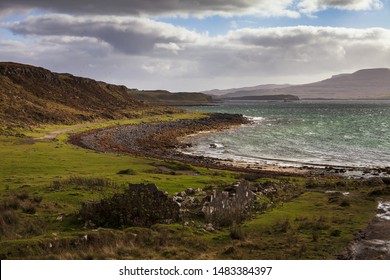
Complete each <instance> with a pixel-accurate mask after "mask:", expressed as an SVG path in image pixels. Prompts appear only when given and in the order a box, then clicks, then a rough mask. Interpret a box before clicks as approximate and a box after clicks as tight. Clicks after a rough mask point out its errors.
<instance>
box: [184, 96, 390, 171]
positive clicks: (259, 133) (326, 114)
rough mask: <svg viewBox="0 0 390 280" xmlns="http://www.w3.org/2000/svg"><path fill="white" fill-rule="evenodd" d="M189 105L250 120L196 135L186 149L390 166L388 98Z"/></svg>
mask: <svg viewBox="0 0 390 280" xmlns="http://www.w3.org/2000/svg"><path fill="white" fill-rule="evenodd" d="M189 109H191V110H198V111H203V112H225V113H238V114H243V115H245V116H248V117H251V118H252V119H253V121H254V124H252V125H249V126H244V127H241V128H238V129H232V130H228V131H224V132H221V133H217V134H209V135H205V136H202V137H196V138H194V140H193V141H194V143H193V144H194V146H193V147H192V148H190V149H189V150H187V152H189V153H193V154H199V155H207V156H212V157H218V158H225V159H229V158H230V159H240V160H244V161H252V162H253V161H259V162H264V161H265V162H268V163H274V162H277V163H279V164H286V165H302V164H319V165H337V166H357V167H368V166H369V167H385V166H390V101H317V100H316V101H305V100H303V101H294V102H264V101H261V102H260V101H250V102H249V101H248V102H246V101H226V102H224V103H222V104H220V106H212V107H191V108H189ZM211 143H214V144H216V148H211V147H210V144H211Z"/></svg>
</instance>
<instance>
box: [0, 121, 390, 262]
mask: <svg viewBox="0 0 390 280" xmlns="http://www.w3.org/2000/svg"><path fill="white" fill-rule="evenodd" d="M200 116H201V115H200V114H177V115H171V116H166V117H161V116H156V117H148V118H143V119H131V120H121V121H112V122H100V123H93V124H90V125H88V126H86V127H83V128H79V129H76V130H73V131H71V132H68V133H74V132H77V131H82V130H85V129H91V128H100V127H105V126H112V125H117V124H130V123H131V124H136V123H140V122H147V121H170V120H175V119H180V118H197V117H200ZM64 128H68V127H66V126H47V127H41V128H36V129H34V130H31V131H20V133H21V134H24V135H25V136H24V137H15V136H0V159H1V160H0V197H1V199H2V201H1V211H0V258H1V259H6V258H11V259H13V258H16V259H30V258H38V259H40V258H45V259H46V258H55V259H58V258H59V259H80V258H81V259H90V258H93V259H111V258H120V259H161V258H162V259H215V258H217V259H333V258H335V257H336V255H337V254H338V253H340V252H342V251H343V249H344V248H345V247H346V246H347V244H348V243H349V242H350V241H351V240H352V239H353V238H354V235H355V234H357V233H358V232H359V230H361V229H363V228H365V227H366V225H367V224H368V223H369V221H370V220H371V219H372V217H373V216H374V213H375V209H376V202H375V199H374V198H373V197H370V196H368V193H369V192H371V191H372V190H375V189H377V188H381V187H383V186H382V185H381V183H380V182H379V183H375V182H374V183H372V182H371V183H370V184H368V183H367V184H366V183H365V182H356V181H346V180H341V181H340V180H338V179H321V180H316V181H315V182H316V184H314V186H313V181H312V179H306V178H291V177H289V178H287V177H285V178H277V179H275V178H273V179H270V178H252V179H251V180H252V184H255V185H256V184H257V185H260V186H263V185H266V184H271V185H272V186H273V188H274V189H276V191H275V192H273V193H272V194H269V195H262V196H259V197H258V202H259V204H262V205H267V207H264V208H262V209H261V210H258V211H257V212H254V213H252V217H251V218H250V219H248V220H247V221H245V222H243V223H240V224H238V225H234V226H231V227H219V228H216V230H215V231H212V232H209V231H205V230H204V224H205V222H204V221H202V219H200V218H196V217H195V218H194V217H189V218H188V219H187V220H183V221H182V222H181V223H178V224H170V225H162V224H161V225H160V224H157V225H154V226H152V227H151V228H138V227H130V228H122V229H109V228H99V229H91V228H87V227H85V224H84V223H83V222H82V221H80V220H79V219H78V211H79V210H80V207H81V204H82V203H83V202H85V201H88V200H91V199H99V198H102V197H106V196H107V195H109V194H110V193H113V192H116V191H118V189H124V188H126V186H127V184H128V183H153V184H155V185H156V186H157V187H158V188H159V189H161V190H163V191H166V192H168V193H169V194H170V195H172V194H173V193H175V192H180V191H183V190H185V189H186V188H202V189H203V188H204V187H206V186H213V187H215V188H218V187H221V186H225V185H228V184H232V183H234V182H236V181H237V180H239V179H240V178H242V175H240V174H237V173H232V172H228V171H217V170H209V169H206V168H198V167H193V166H188V165H184V164H181V163H169V162H165V161H159V160H156V159H150V158H139V157H133V156H124V155H117V154H108V153H98V152H95V151H92V150H86V149H82V148H79V147H75V146H72V145H70V144H68V143H67V142H66V140H67V137H68V134H67V133H64V134H61V135H60V136H59V137H57V138H56V139H55V140H37V141H35V140H33V138H38V137H43V136H44V135H45V134H46V133H48V132H51V131H55V130H60V129H64ZM94 180H95V181H96V180H102V181H103V184H102V185H101V186H99V187H96V186H95V185H94V184H89V183H88V182H93V181H94ZM79 181H80V182H81V183H77V182H79ZM75 182H76V183H75ZM83 182H85V184H84V183H83ZM326 190H332V191H335V190H336V191H348V192H349V193H350V194H349V195H348V196H345V197H344V196H335V195H334V194H332V193H326V192H325V191H326Z"/></svg>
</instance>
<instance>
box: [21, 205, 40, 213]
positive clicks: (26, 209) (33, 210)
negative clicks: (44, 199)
mask: <svg viewBox="0 0 390 280" xmlns="http://www.w3.org/2000/svg"><path fill="white" fill-rule="evenodd" d="M21 208H22V212H23V213H26V214H32V215H33V214H35V213H36V212H37V209H36V208H35V206H34V205H33V204H32V203H31V202H27V203H25V204H23V205H22V207H21Z"/></svg>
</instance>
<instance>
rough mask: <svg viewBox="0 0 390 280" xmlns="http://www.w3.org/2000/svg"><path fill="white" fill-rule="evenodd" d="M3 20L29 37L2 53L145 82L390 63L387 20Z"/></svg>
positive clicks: (165, 84) (157, 84)
mask: <svg viewBox="0 0 390 280" xmlns="http://www.w3.org/2000/svg"><path fill="white" fill-rule="evenodd" d="M3 27H7V28H8V29H10V30H11V31H12V32H14V33H15V34H16V35H23V36H24V39H23V41H6V40H0V60H15V61H20V62H25V63H32V64H36V65H40V66H44V67H48V68H49V69H52V70H55V71H59V72H71V73H74V74H76V75H82V76H90V77H92V78H96V79H101V80H105V81H108V82H114V83H119V84H126V85H127V86H129V87H137V88H165V89H171V90H201V89H208V88H215V87H219V88H222V87H234V86H241V85H242V86H244V85H256V84H261V83H269V82H281V83H284V82H295V83H297V82H302V81H307V80H308V79H311V80H314V78H313V77H318V75H324V74H337V73H339V72H345V71H355V70H358V69H362V68H372V67H388V65H389V64H390V30H389V29H384V28H367V29H354V28H338V27H314V26H295V27H273V28H245V29H235V30H232V31H230V32H229V33H227V34H225V35H219V36H209V35H206V34H202V33H197V32H195V31H190V30H187V29H185V28H182V27H176V26H174V25H171V24H166V23H162V22H158V21H156V20H152V19H144V18H135V17H109V16H92V15H90V16H65V15H45V16H34V17H29V18H27V19H25V20H22V21H20V22H14V23H6V24H3ZM89 65H93V66H94V67H90V66H89ZM302 77H303V78H302ZM286 78H288V79H289V80H286ZM305 79H306V80H305Z"/></svg>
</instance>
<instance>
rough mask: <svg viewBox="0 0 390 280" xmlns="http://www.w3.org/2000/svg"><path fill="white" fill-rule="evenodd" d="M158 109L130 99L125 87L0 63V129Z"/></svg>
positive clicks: (131, 113)
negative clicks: (0, 127)
mask: <svg viewBox="0 0 390 280" xmlns="http://www.w3.org/2000/svg"><path fill="white" fill-rule="evenodd" d="M145 110H147V111H151V110H154V111H155V113H156V114H158V113H159V112H161V113H164V110H163V109H161V108H159V107H153V106H150V105H148V104H146V103H145V102H142V101H138V100H136V99H134V98H132V97H131V95H130V94H129V89H127V88H126V87H125V86H119V85H111V84H107V83H104V82H99V81H95V80H92V79H88V78H82V77H76V76H73V75H71V74H58V73H53V72H51V71H49V70H46V69H44V68H40V67H34V66H30V65H23V64H17V63H12V62H4V63H0V126H3V127H4V126H7V127H15V126H16V127H17V126H20V127H26V126H31V125H37V124H44V123H65V124H70V123H77V122H81V121H86V120H94V119H100V118H103V119H116V118H124V117H132V116H135V115H139V114H140V112H143V111H145Z"/></svg>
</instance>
